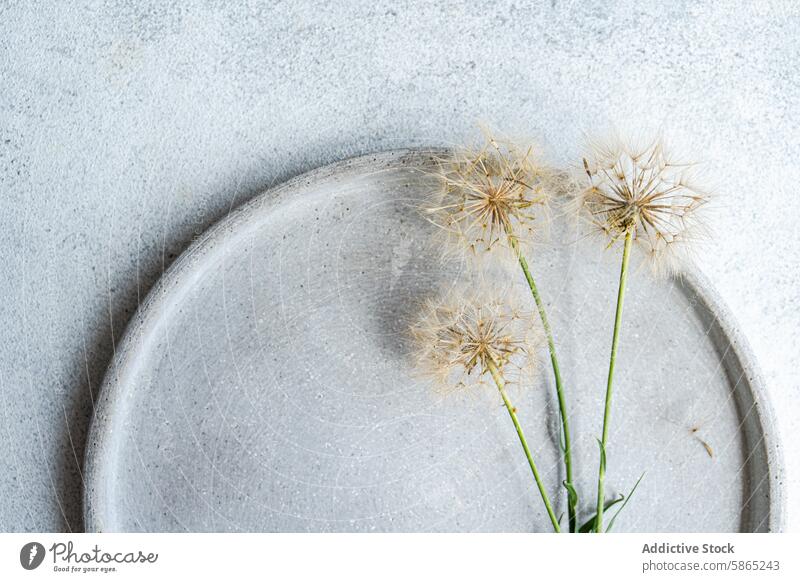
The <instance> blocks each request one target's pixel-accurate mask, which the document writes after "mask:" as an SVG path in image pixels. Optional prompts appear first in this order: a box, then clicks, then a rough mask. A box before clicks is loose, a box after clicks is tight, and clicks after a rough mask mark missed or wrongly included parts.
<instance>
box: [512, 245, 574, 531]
mask: <svg viewBox="0 0 800 582" xmlns="http://www.w3.org/2000/svg"><path fill="white" fill-rule="evenodd" d="M507 235H508V240H509V242H510V243H511V248H512V249H513V250H514V252H515V253H516V255H517V259H518V260H519V266H520V267H521V268H522V272H523V273H524V274H525V280H526V281H527V282H528V287H530V290H531V295H533V300H534V301H535V302H536V309H538V311H539V318H540V319H541V320H542V326H543V327H544V333H545V335H546V336H547V349H548V350H549V352H550V363H551V364H552V366H553V376H555V381H556V395H557V396H558V409H559V413H560V415H561V431H562V433H563V435H564V469H565V472H566V479H565V480H564V482H565V483H566V485H567V486H568V487H567V490H568V491H569V492H570V493H569V495H568V497H567V513H568V515H569V531H571V532H577V531H578V508H577V505H578V500H577V498H576V496H574V495H573V493H572V491H574V486H573V483H572V446H571V442H570V434H569V420H568V419H567V401H566V398H565V396H564V385H563V383H562V381H561V369H560V367H559V365H558V357H557V356H556V343H555V340H554V339H553V331H552V329H551V328H550V322H549V321H548V319H547V313H546V312H545V309H544V302H543V301H542V298H541V296H540V295H539V289H538V288H537V287H536V282H535V281H534V280H533V275H532V274H531V271H530V268H529V267H528V261H527V260H526V259H525V256H524V255H523V254H522V251H521V250H520V248H519V243H518V241H517V239H516V237H515V236H514V235H513V234H512V233H510V232H508V233H507Z"/></svg>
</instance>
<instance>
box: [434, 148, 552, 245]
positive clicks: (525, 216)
mask: <svg viewBox="0 0 800 582" xmlns="http://www.w3.org/2000/svg"><path fill="white" fill-rule="evenodd" d="M436 174H437V175H438V177H439V178H440V181H441V188H440V189H438V190H437V191H434V192H432V193H431V196H430V198H429V199H428V200H426V201H425V203H423V205H422V211H423V214H424V215H425V216H426V218H428V219H429V220H430V221H431V222H432V223H433V224H435V225H436V226H438V227H439V228H441V229H442V232H443V233H444V234H445V238H446V239H448V245H446V246H445V247H444V248H445V249H447V250H449V251H452V250H453V249H459V250H461V251H465V252H466V254H467V256H468V257H480V256H481V255H483V254H485V253H488V252H490V251H500V252H501V253H502V254H503V255H505V256H507V257H511V258H514V259H516V256H517V252H516V251H515V252H503V251H512V250H514V249H513V246H514V241H516V243H517V244H521V245H523V246H526V245H527V244H529V243H530V242H532V241H533V239H534V237H535V235H536V234H538V233H540V232H546V227H547V223H548V221H549V212H548V200H549V192H550V190H551V188H550V186H551V185H552V184H551V183H552V182H553V181H554V180H555V179H556V176H557V174H556V173H555V172H553V171H551V170H550V169H549V168H547V167H545V166H543V165H541V164H539V163H538V162H537V161H536V159H535V156H534V151H533V148H532V147H525V148H521V147H518V146H516V145H514V144H513V143H511V142H505V141H498V140H497V139H494V138H493V137H491V136H488V135H487V136H486V140H485V143H484V144H483V146H482V147H479V148H462V149H460V150H457V151H456V152H454V153H453V154H452V155H451V156H448V157H444V158H440V159H438V160H437V170H436ZM512 239H513V240H512Z"/></svg>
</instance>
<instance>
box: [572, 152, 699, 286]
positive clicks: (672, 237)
mask: <svg viewBox="0 0 800 582" xmlns="http://www.w3.org/2000/svg"><path fill="white" fill-rule="evenodd" d="M589 149H590V151H589V153H588V155H587V156H586V157H584V158H583V161H582V172H583V174H584V184H586V182H587V181H588V185H585V186H584V187H583V188H582V189H581V190H579V191H578V193H577V196H576V197H575V199H574V201H573V204H574V209H575V210H579V211H581V213H582V214H583V215H584V216H586V217H587V218H588V220H589V222H590V223H591V224H592V225H593V226H594V227H595V228H596V229H597V230H598V231H599V232H600V233H602V234H603V235H604V236H605V237H606V238H607V239H608V240H609V245H611V244H613V243H615V242H616V241H618V240H619V239H622V238H625V236H626V234H627V233H628V232H631V233H632V236H633V240H634V242H635V243H636V245H637V246H638V247H640V248H641V249H642V250H643V251H644V253H645V256H646V258H647V260H648V262H649V263H650V265H651V267H652V268H653V270H654V272H656V273H657V274H667V273H675V272H678V271H679V270H680V268H681V266H682V265H683V264H684V263H685V262H686V261H687V260H688V259H690V258H691V256H692V252H693V248H695V246H696V243H698V242H699V241H701V240H703V239H704V238H706V227H705V224H704V223H703V222H702V217H701V213H700V212H699V211H700V210H701V209H702V208H703V207H704V206H705V205H706V204H707V202H708V199H709V196H708V193H707V192H705V191H704V190H703V189H701V188H699V187H698V186H696V185H695V183H694V174H695V166H694V165H692V164H686V163H679V162H677V161H674V159H673V157H672V156H671V155H670V154H668V152H667V150H666V146H665V145H664V142H663V140H661V139H660V138H657V139H654V140H651V141H649V142H642V143H640V144H635V143H625V142H623V141H621V140H613V141H610V142H606V143H600V142H595V143H593V144H591V146H590V148H589Z"/></svg>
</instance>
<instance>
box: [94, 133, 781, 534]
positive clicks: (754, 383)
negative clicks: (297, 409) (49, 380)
mask: <svg viewBox="0 0 800 582" xmlns="http://www.w3.org/2000/svg"><path fill="white" fill-rule="evenodd" d="M450 151H452V150H451V149H449V148H442V147H411V148H398V149H390V150H383V151H379V152H374V153H368V154H362V155H358V156H354V157H348V158H345V159H342V160H339V161H334V162H332V163H329V164H325V165H322V166H319V167H317V168H314V169H312V170H309V171H307V172H303V173H301V174H298V175H297V176H295V177H293V178H291V179H289V180H287V181H285V182H282V183H281V184H278V185H276V186H272V187H269V188H267V189H265V190H263V191H261V192H259V193H258V194H256V195H254V196H253V197H252V198H251V199H250V200H248V201H246V202H244V203H242V204H240V205H238V206H237V207H235V208H233V209H231V210H230V211H229V212H228V213H227V214H226V215H225V216H223V217H221V218H219V219H218V220H217V221H216V222H214V223H213V224H212V225H211V226H209V227H208V228H207V229H206V230H205V231H204V232H203V234H202V235H201V236H200V237H198V238H197V239H195V240H194V241H192V242H191V243H190V244H189V245H188V246H187V247H186V248H185V249H184V250H183V251H182V252H181V253H180V254H179V255H178V257H177V258H176V259H175V261H174V262H173V263H172V264H171V265H170V266H169V267H168V268H167V269H166V270H165V271H164V272H163V273H162V274H161V276H160V277H159V278H158V280H157V281H156V282H155V283H154V284H153V286H152V287H151V289H150V290H149V291H148V293H147V294H146V296H145V298H144V300H143V301H142V302H141V303H140V304H139V306H138V307H137V309H136V311H135V312H134V314H133V316H132V317H131V319H130V321H129V322H128V323H127V325H126V326H125V329H124V331H123V334H122V336H121V339H120V340H119V341H118V342H117V345H116V349H115V350H114V354H113V356H112V358H111V361H110V363H109V366H108V368H107V370H106V372H105V375H104V377H103V380H102V382H101V384H100V388H99V397H98V398H97V400H96V401H95V405H94V408H93V411H92V418H91V421H90V425H89V430H88V432H87V439H86V447H85V452H84V458H83V477H84V483H83V495H82V504H83V512H82V513H83V525H84V531H87V532H103V531H107V530H106V528H105V517H106V516H108V515H109V502H108V499H107V494H106V489H107V486H108V484H109V482H110V479H111V476H110V475H108V474H107V473H108V470H107V468H108V465H109V464H108V463H107V462H106V463H104V462H103V457H104V456H107V455H108V448H109V447H110V446H111V445H110V443H109V435H111V434H112V433H113V432H114V425H113V420H114V415H115V412H117V411H118V410H119V406H118V404H119V403H120V402H121V401H124V398H125V395H126V392H125V391H123V389H122V387H123V386H124V385H125V379H126V378H127V377H130V376H131V375H132V374H133V373H134V372H135V368H136V362H135V356H136V352H137V348H138V346H139V345H140V340H141V338H142V337H144V336H145V335H146V334H147V333H148V332H149V331H152V329H151V328H152V327H153V326H154V325H157V324H158V321H159V319H160V318H161V317H163V313H165V312H166V310H164V309H163V307H164V306H165V305H167V304H168V302H169V301H170V299H171V298H175V293H176V292H178V291H179V290H180V288H181V286H182V285H187V284H189V283H187V282H186V279H187V278H185V277H184V275H185V274H187V273H190V272H191V269H192V267H193V266H194V265H195V264H197V263H198V262H199V261H200V260H201V259H202V258H204V257H206V256H208V255H209V254H211V253H212V252H213V251H214V250H215V249H218V248H224V246H225V244H226V243H227V244H230V243H231V242H232V241H235V240H236V239H235V238H232V237H235V235H236V227H237V226H239V225H240V224H243V223H245V222H246V221H247V220H248V218H249V217H250V216H251V215H253V214H254V213H256V212H259V211H261V212H268V211H269V210H270V209H271V208H273V207H275V206H278V205H279V204H280V203H281V202H283V201H284V200H285V199H286V197H287V196H291V195H292V193H293V191H295V190H298V189H301V188H302V187H303V186H304V185H307V184H308V183H310V182H313V181H317V180H320V179H330V178H335V177H337V176H346V175H349V174H352V173H358V172H359V171H360V170H361V169H362V168H370V170H371V171H372V172H373V173H374V172H375V171H376V168H375V166H376V165H378V166H380V167H382V168H384V169H387V170H393V169H396V168H397V167H398V165H408V166H409V167H411V168H413V166H411V164H410V162H414V163H418V162H419V161H420V159H421V158H425V157H429V158H430V159H431V160H433V159H434V158H435V157H437V156H441V155H446V154H447V153H448V152H450ZM676 278H679V279H680V284H681V286H683V287H686V290H687V291H690V292H692V293H694V294H695V295H696V297H697V298H698V299H699V300H700V303H702V304H703V308H704V309H705V310H706V311H707V312H708V313H709V314H710V315H712V316H713V317H714V320H715V321H716V323H717V325H718V326H719V331H720V332H721V333H722V335H723V336H724V337H725V338H727V340H728V342H729V343H730V348H731V352H732V354H733V357H734V358H735V359H736V361H737V362H738V363H739V366H740V367H741V369H742V371H743V372H744V375H745V376H746V378H747V384H748V385H749V392H750V393H751V394H752V397H753V400H754V402H755V403H756V404H757V406H756V407H755V408H756V410H757V419H758V423H759V425H760V428H761V431H762V433H763V439H764V449H765V452H766V457H767V459H766V462H767V468H768V472H769V479H770V485H769V520H768V531H770V532H780V531H783V529H784V527H785V523H786V486H785V465H784V460H783V452H782V448H781V445H780V438H779V432H778V427H777V419H776V417H775V414H774V409H773V406H772V403H771V401H770V398H769V393H768V390H767V388H766V384H765V382H764V378H763V375H762V373H761V370H760V368H759V365H758V363H757V360H756V358H755V355H754V353H753V351H752V348H751V346H750V344H749V342H748V341H747V338H746V337H745V336H744V333H743V331H742V330H741V328H740V327H739V326H738V325H737V324H736V320H735V318H734V316H733V313H732V312H731V310H730V309H729V308H728V306H727V304H726V303H725V302H724V300H723V299H722V297H721V296H720V295H719V293H718V291H717V290H716V288H715V287H714V286H713V285H712V284H711V281H710V280H709V279H708V278H707V277H706V276H705V275H704V274H703V273H702V272H700V271H699V270H698V269H697V268H696V267H694V268H691V269H689V270H685V271H683V272H682V273H680V275H678V276H677V277H676ZM189 279H190V278H189Z"/></svg>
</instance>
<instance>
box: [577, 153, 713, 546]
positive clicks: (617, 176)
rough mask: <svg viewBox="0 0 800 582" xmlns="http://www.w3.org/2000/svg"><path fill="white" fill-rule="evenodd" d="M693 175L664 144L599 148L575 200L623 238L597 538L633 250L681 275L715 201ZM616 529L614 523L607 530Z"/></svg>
mask: <svg viewBox="0 0 800 582" xmlns="http://www.w3.org/2000/svg"><path fill="white" fill-rule="evenodd" d="M691 169H692V166H691V165H690V164H681V163H676V162H675V161H673V160H672V159H671V158H670V156H669V155H667V153H666V151H665V147H664V143H663V141H662V140H661V139H660V138H657V139H654V140H652V141H651V142H649V143H646V144H644V145H636V144H624V143H622V142H621V141H619V140H616V141H615V142H613V143H611V144H605V145H599V144H595V145H594V146H593V147H592V151H591V155H590V156H589V157H588V159H587V158H584V159H583V170H584V172H585V173H586V175H587V176H588V177H589V186H588V187H586V188H585V189H584V190H583V191H582V192H581V193H580V194H579V195H578V197H577V198H576V203H577V205H578V208H579V209H581V210H583V211H584V212H585V214H586V215H588V218H589V220H590V221H591V223H592V224H593V225H594V226H595V227H597V229H599V231H600V232H602V233H603V234H604V235H605V236H606V237H608V239H610V242H609V246H611V245H613V244H614V243H615V242H617V241H618V240H620V239H624V246H623V250H622V265H621V267H620V277H619V288H618V290H617V307H616V311H615V315H614V332H613V336H612V339H611V356H610V358H609V365H608V379H607V382H606V396H605V411H604V413H603V434H602V437H601V439H600V463H599V470H598V475H597V513H596V516H595V520H594V528H593V529H594V531H595V532H597V533H600V532H602V531H604V530H603V512H604V508H605V505H606V499H605V475H606V456H607V453H608V451H607V444H608V434H609V424H610V412H611V402H612V394H613V387H614V369H615V365H616V359H617V349H618V346H619V337H620V329H621V327H622V312H623V305H624V302H625V288H626V282H627V275H628V265H629V259H630V254H631V248H632V247H633V245H634V243H635V244H636V246H638V247H640V248H642V249H643V250H644V251H645V253H646V255H647V258H648V259H649V260H650V263H651V265H652V266H653V268H654V271H655V272H656V273H659V272H661V273H674V272H678V271H679V268H680V266H681V264H682V263H683V262H684V260H685V259H686V258H688V255H687V253H689V252H690V251H691V243H693V242H695V241H696V240H697V239H698V238H700V235H701V234H702V231H703V225H702V222H701V221H700V220H699V216H698V211H699V210H700V209H701V208H703V206H705V205H706V204H707V202H708V195H707V194H706V193H704V192H703V191H701V190H700V189H698V188H697V187H695V186H694V185H693V184H692V181H691V178H690V170H691ZM637 484H638V483H637ZM634 489H635V487H634ZM612 524H613V518H612V520H611V523H609V526H608V527H609V528H610V527H611V525H612ZM606 531H607V530H606Z"/></svg>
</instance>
